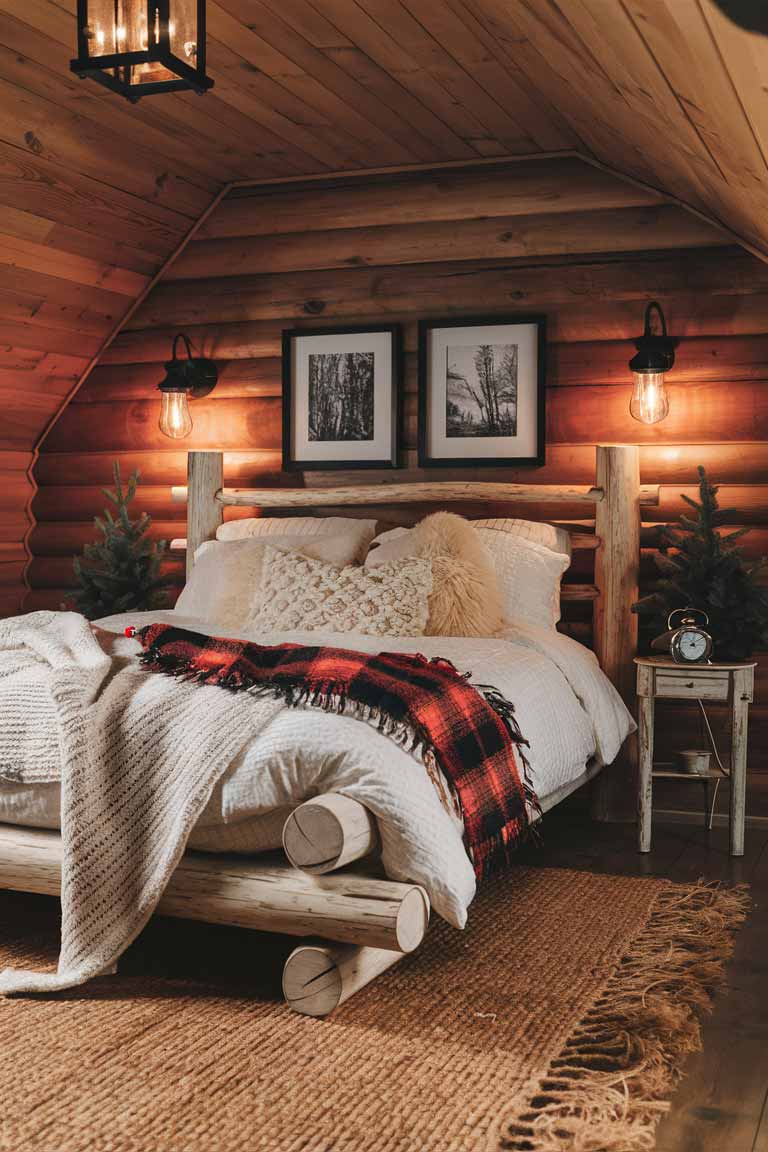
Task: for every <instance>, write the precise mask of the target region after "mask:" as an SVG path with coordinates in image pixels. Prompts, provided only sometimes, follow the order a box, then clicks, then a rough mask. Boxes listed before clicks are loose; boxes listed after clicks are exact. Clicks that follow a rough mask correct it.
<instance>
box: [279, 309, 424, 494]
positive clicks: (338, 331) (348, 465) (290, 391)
mask: <svg viewBox="0 0 768 1152" xmlns="http://www.w3.org/2000/svg"><path fill="white" fill-rule="evenodd" d="M368 333H371V334H376V335H381V334H388V335H389V337H390V340H391V355H390V360H391V373H390V375H389V378H388V385H389V389H390V394H391V396H390V403H389V404H388V405H387V414H388V415H387V429H388V440H389V451H388V452H387V454H386V456H381V457H377V458H375V459H359V460H354V459H349V458H344V459H338V458H336V459H327V460H326V459H311V460H310V459H302V458H300V457H296V456H295V455H294V452H293V444H294V434H293V433H294V418H295V395H294V393H295V387H294V384H295V381H294V344H295V341H296V340H298V339H302V338H310V339H311V338H313V337H325V336H337V337H339V340H340V341H341V340H342V339H343V337H344V336H360V335H364V334H368ZM339 351H340V352H343V351H344V349H343V347H341V348H339ZM282 353H283V355H282V381H283V406H282V412H283V435H282V442H283V469H284V471H286V472H305V471H306V472H315V471H321V470H334V469H336V470H342V471H348V470H351V469H357V468H360V469H371V468H397V467H398V466H399V453H400V445H399V439H400V425H401V419H402V382H403V331H402V326H401V325H400V324H360V325H354V326H352V325H348V324H347V325H338V326H335V327H330V328H286V329H283V333H282ZM376 384H377V381H376V378H375V377H374V389H375V388H376ZM353 442H354V441H353ZM327 443H329V444H331V443H334V442H333V441H327ZM359 443H361V444H364V443H367V441H359Z"/></svg>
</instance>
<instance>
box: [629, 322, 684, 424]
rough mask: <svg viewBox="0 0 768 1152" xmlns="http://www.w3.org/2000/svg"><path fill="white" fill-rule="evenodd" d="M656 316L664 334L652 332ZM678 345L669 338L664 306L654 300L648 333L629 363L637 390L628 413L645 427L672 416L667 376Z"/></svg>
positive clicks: (636, 346)
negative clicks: (665, 375)
mask: <svg viewBox="0 0 768 1152" xmlns="http://www.w3.org/2000/svg"><path fill="white" fill-rule="evenodd" d="M654 312H655V313H656V315H657V317H658V320H659V324H660V326H661V332H653V331H651V324H652V317H653V313H654ZM677 343H678V341H677V340H675V339H674V338H673V337H672V336H669V335H668V334H667V322H666V320H665V319H664V313H663V312H662V310H661V305H660V304H659V303H658V301H656V300H651V302H650V304H648V305H647V307H646V309H645V331H644V332H643V335H642V336H638V338H637V339H636V340H635V341H634V344H635V348H637V353H636V354H635V355H634V356H633V357H632V359H631V360H630V362H629V367H630V369H631V371H632V375H633V377H634V390H633V392H632V399H631V401H630V403H629V411H630V412H631V414H632V415H633V416H634V418H635V420H640V421H641V423H643V424H658V422H659V420H663V419H664V417H665V416H666V415H667V413H668V412H669V397H668V396H667V390H666V388H665V386H664V373H665V372H669V370H670V368H671V367H672V366H673V364H674V363H675V347H676V345H677Z"/></svg>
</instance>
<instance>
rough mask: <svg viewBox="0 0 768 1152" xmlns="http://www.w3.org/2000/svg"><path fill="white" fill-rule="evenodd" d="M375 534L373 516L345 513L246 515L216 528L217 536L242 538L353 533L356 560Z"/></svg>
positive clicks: (362, 554)
mask: <svg viewBox="0 0 768 1152" xmlns="http://www.w3.org/2000/svg"><path fill="white" fill-rule="evenodd" d="M375 534H376V521H375V520H355V519H353V518H348V517H346V516H249V517H247V518H246V519H244V520H228V521H227V523H226V524H221V525H220V526H219V527H218V528H217V529H216V539H217V540H245V539H250V538H251V537H253V536H259V537H264V536H345V537H350V536H354V537H356V539H357V540H358V541H359V547H358V552H357V553H356V555H355V557H354V559H355V560H359V561H360V563H362V561H363V558H364V556H365V553H366V549H367V548H368V545H369V544H370V542H371V540H373V537H374V535H375Z"/></svg>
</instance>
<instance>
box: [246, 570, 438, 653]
mask: <svg viewBox="0 0 768 1152" xmlns="http://www.w3.org/2000/svg"><path fill="white" fill-rule="evenodd" d="M431 591H432V566H431V564H430V562H429V561H428V560H419V559H417V558H416V557H409V558H408V559H405V560H397V561H395V562H394V563H392V564H385V565H384V566H383V567H381V568H378V569H377V570H376V571H375V572H369V571H368V570H367V569H365V568H360V567H351V566H350V567H347V568H336V567H334V566H333V565H331V564H324V563H323V562H322V561H320V560H313V559H311V558H310V557H309V556H301V555H298V554H297V553H295V552H278V551H277V549H274V548H267V549H266V552H265V556H264V567H263V570H262V576H261V587H260V595H259V603H260V605H261V606H260V608H259V611H258V612H257V613H256V615H255V616H254V617H253V619H252V620H251V621H250V626H251V627H256V628H259V629H264V630H266V631H273V632H318V631H324V632H364V633H367V634H370V635H372V636H423V635H424V629H425V628H426V625H427V619H428V615H429V595H430V593H431Z"/></svg>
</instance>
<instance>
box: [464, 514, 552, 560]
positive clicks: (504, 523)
mask: <svg viewBox="0 0 768 1152" xmlns="http://www.w3.org/2000/svg"><path fill="white" fill-rule="evenodd" d="M472 524H473V526H474V527H475V528H493V529H494V531H496V532H507V533H509V534H511V535H512V536H519V537H520V538H521V539H523V540H530V541H531V542H532V543H533V544H542V545H543V546H544V547H545V548H549V549H550V550H551V551H552V552H562V553H563V554H564V555H566V556H570V554H571V541H570V537H569V535H568V533H567V532H566V531H565V529H564V528H556V527H555V526H554V524H547V523H543V522H541V521H539V520H519V519H517V518H516V517H514V518H513V517H511V516H494V517H491V518H489V519H487V520H473V521H472Z"/></svg>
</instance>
